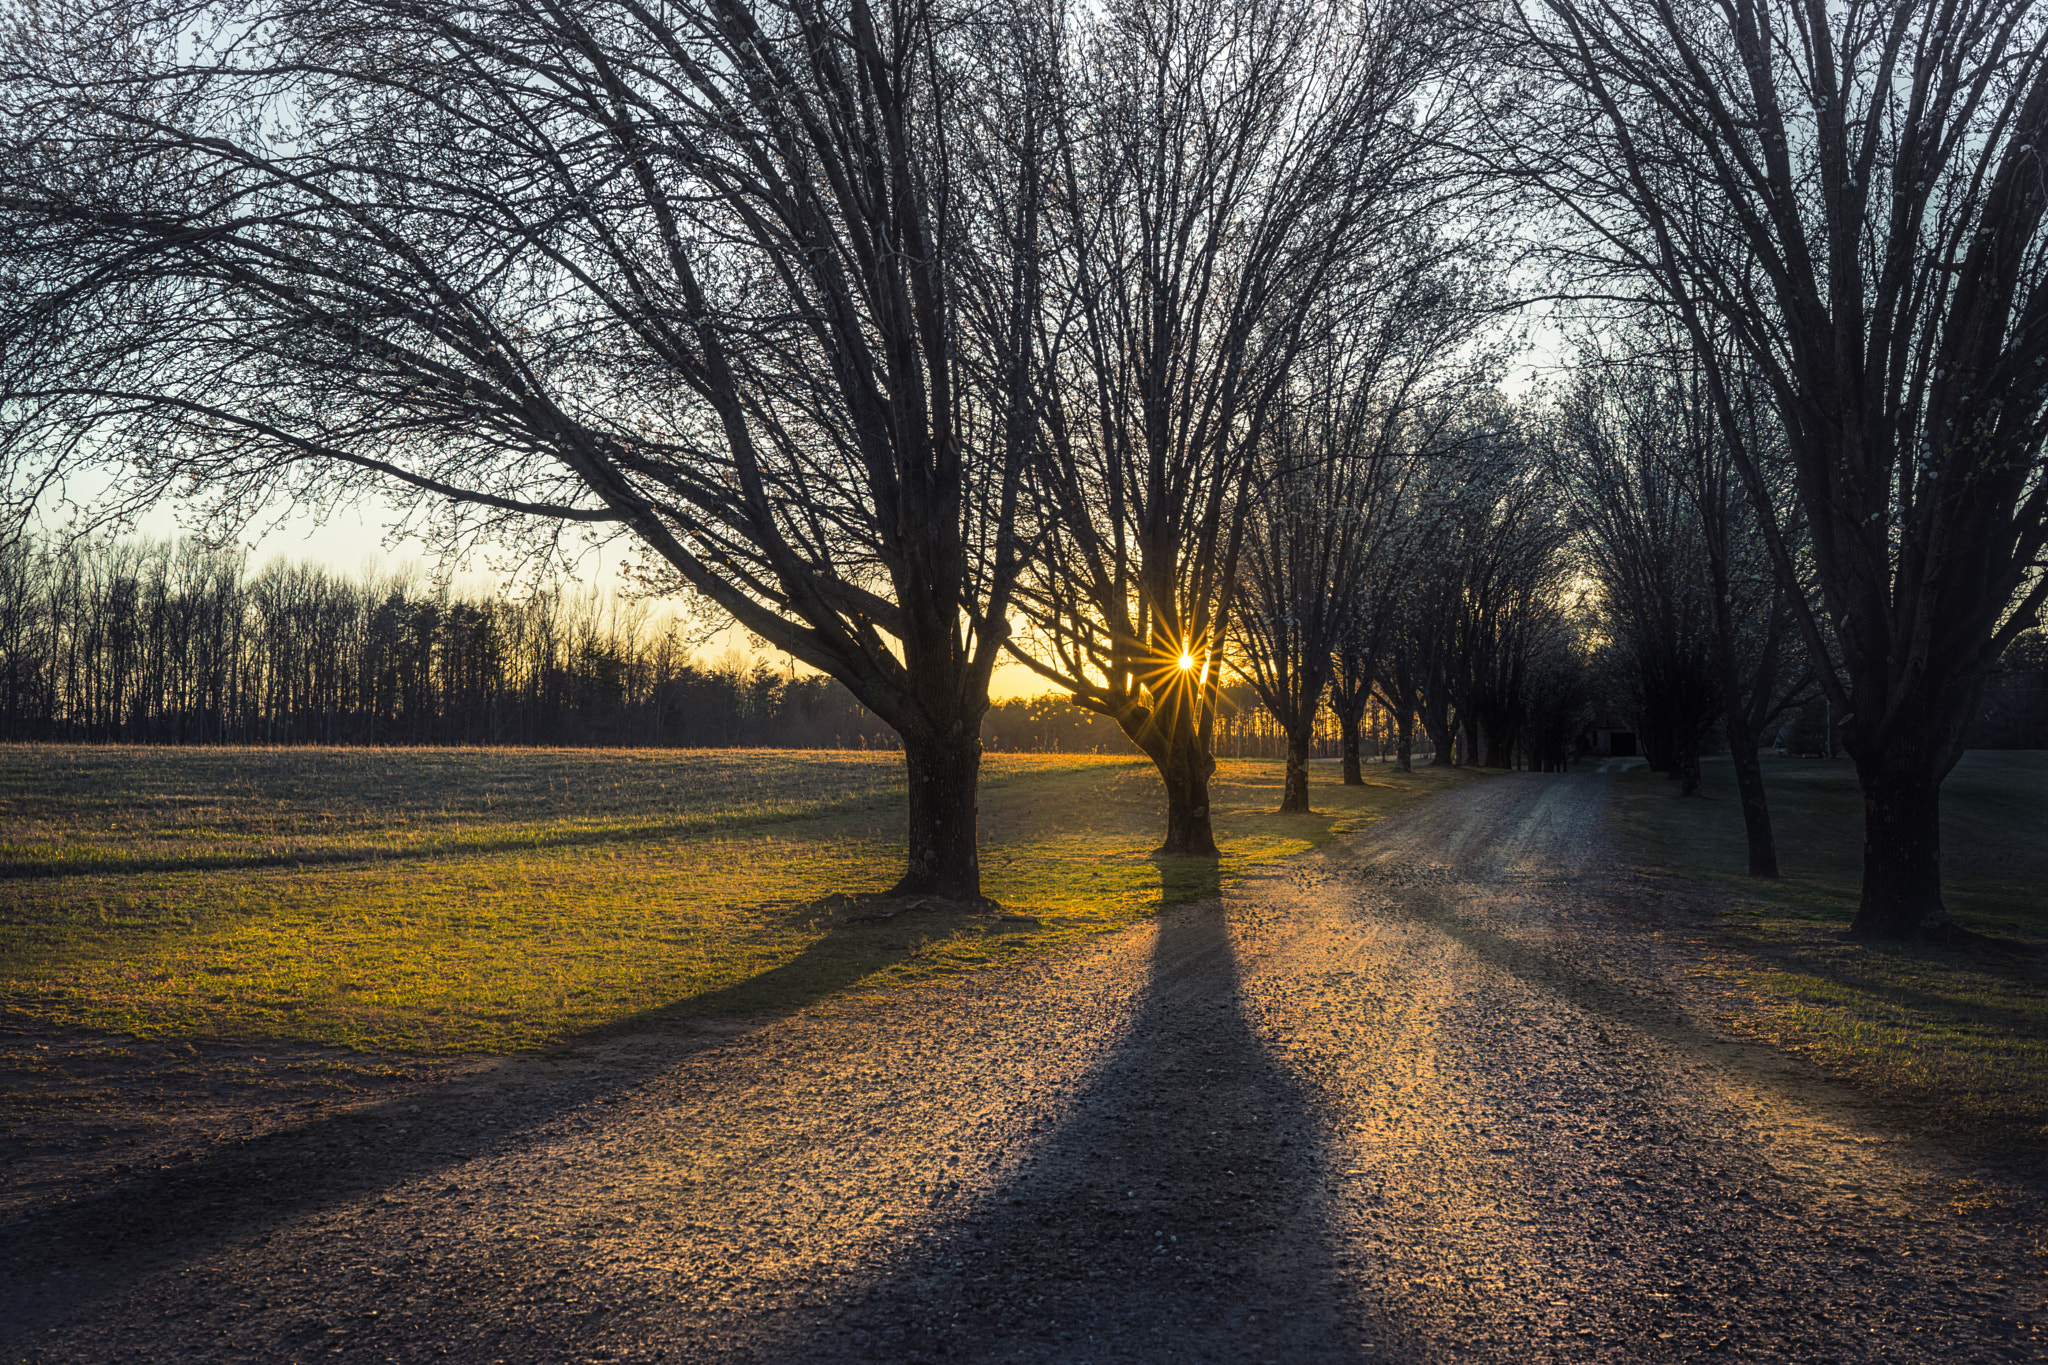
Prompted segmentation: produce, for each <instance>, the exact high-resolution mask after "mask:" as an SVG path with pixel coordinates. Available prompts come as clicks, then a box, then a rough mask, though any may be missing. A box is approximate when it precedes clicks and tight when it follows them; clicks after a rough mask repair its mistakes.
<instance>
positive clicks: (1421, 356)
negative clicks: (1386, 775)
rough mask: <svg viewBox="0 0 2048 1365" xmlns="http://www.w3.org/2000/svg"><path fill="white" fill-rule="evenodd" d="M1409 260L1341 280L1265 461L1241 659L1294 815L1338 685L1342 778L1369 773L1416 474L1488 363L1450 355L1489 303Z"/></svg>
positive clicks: (1244, 591)
mask: <svg viewBox="0 0 2048 1365" xmlns="http://www.w3.org/2000/svg"><path fill="white" fill-rule="evenodd" d="M1423 245H1424V244H1422V243H1418V244H1417V247H1418V248H1420V247H1422V246H1423ZM1410 260H1411V262H1412V263H1413V268H1412V270H1411V271H1410V272H1408V273H1405V274H1403V275H1400V276H1398V277H1395V278H1394V279H1391V280H1375V281H1372V282H1370V283H1371V285H1372V286H1373V287H1371V288H1353V289H1348V290H1343V291H1332V296H1331V298H1330V300H1329V301H1328V302H1327V303H1326V304H1325V307H1327V308H1328V309H1329V311H1330V313H1331V314H1332V315H1333V317H1332V320H1331V322H1330V323H1329V324H1328V325H1327V326H1328V330H1327V331H1326V332H1325V333H1324V334H1323V335H1322V336H1321V338H1320V339H1319V340H1317V341H1316V342H1315V343H1314V344H1312V345H1310V346H1308V347H1307V348H1305V349H1304V350H1303V352H1302V354H1301V355H1300V356H1299V357H1297V359H1296V362H1295V365H1294V375H1293V377H1292V379H1291V380H1290V381H1289V383H1288V385H1287V388H1286V390H1285V391H1284V392H1283V394H1282V395H1281V396H1280V397H1279V399H1278V400H1277V401H1276V404H1275V413H1274V416H1273V420H1272V422H1271V424H1270V426H1269V429H1268V434H1267V440H1266V443H1265V449H1264V451H1263V452H1262V455H1261V458H1260V459H1259V461H1258V464H1257V466H1256V469H1255V477H1256V491H1255V492H1254V493H1253V495H1252V499H1251V503H1250V509H1251V515H1250V517H1249V519H1248V525H1247V531H1246V536H1245V543H1244V550H1243V557H1242V559H1241V561H1240V570H1241V572H1240V579H1239V586H1238V590H1237V594H1236V597H1237V608H1236V611H1235V614H1234V615H1235V621H1236V628H1235V631H1234V638H1235V641H1236V643H1237V650H1236V651H1235V655H1234V658H1235V660H1236V661H1237V662H1238V665H1239V667H1240V668H1241V670H1242V671H1243V673H1244V675H1245V678H1246V681H1248V682H1249V683H1250V684H1251V686H1252V690H1253V692H1254V694H1255V695H1256V696H1257V697H1258V698H1259V701H1260V703H1261V704H1262V705H1263V706H1264V707H1265V708H1266V710H1267V711H1268V712H1269V713H1270V714H1271V715H1272V717H1273V719H1274V721H1275V722H1276V723H1277V724H1278V725H1279V726H1280V728H1281V731H1282V732H1283V733H1284V734H1285V735H1286V736H1287V780H1286V787H1285V791H1284V793H1283V796H1282V798H1281V803H1280V810H1281V812H1282V813H1283V814H1284V813H1300V812H1306V811H1307V810H1308V809H1309V794H1308V759H1309V749H1310V745H1311V743H1312V741H1313V737H1314V733H1315V723H1316V716H1317V713H1318V712H1319V710H1320V709H1321V707H1322V705H1323V700H1324V696H1325V694H1326V692H1327V691H1329V690H1330V689H1332V688H1334V687H1337V686H1338V685H1339V684H1341V683H1349V684H1350V686H1349V687H1346V688H1344V689H1343V690H1342V692H1341V694H1340V695H1338V696H1336V697H1335V698H1333V700H1335V701H1337V702H1338V703H1339V710H1340V719H1342V720H1343V721H1344V723H1345V742H1346V747H1345V755H1346V757H1345V781H1347V782H1353V781H1360V780H1362V777H1361V775H1360V774H1359V772H1358V723H1359V718H1360V713H1361V712H1362V711H1363V709H1364V704H1365V700H1366V698H1367V696H1368V695H1369V689H1370V665H1369V664H1368V662H1367V659H1368V656H1369V655H1370V654H1371V653H1372V652H1373V648H1372V647H1373V640H1374V637H1375V635H1376V634H1377V629H1376V628H1377V627H1378V626H1379V625H1380V624H1381V622H1382V621H1383V620H1384V615H1385V612H1386V611H1387V609H1388V604H1389V602H1390V600H1391V598H1392V596H1393V593H1392V592H1391V591H1390V589H1391V587H1392V580H1393V578H1394V575H1395V573H1396V572H1397V567H1398V566H1397V564H1396V559H1395V553H1396V551H1397V550H1398V549H1399V548H1400V540H1399V529H1398V527H1397V525H1396V514H1397V512H1398V511H1399V508H1400V505H1401V495H1402V492H1403V489H1404V487H1405V484H1406V479H1407V474H1408V472H1409V470H1410V468H1411V467H1412V466H1414V465H1415V464H1417V463H1418V462H1421V461H1426V460H1427V459H1428V458H1429V457H1430V455H1431V454H1432V453H1433V452H1432V449H1431V446H1432V443H1433V442H1434V441H1435V440H1436V439H1438V437H1439V436H1440V434H1441V432H1442V429H1443V428H1444V426H1445V423H1446V419H1447V417H1448V415H1449V414H1450V413H1451V412H1452V411H1454V410H1455V408H1456V405H1457V400H1458V398H1459V397H1460V396H1461V393H1462V390H1463V389H1464V388H1465V387H1466V385H1467V384H1468V383H1469V382H1470V381H1472V380H1473V379H1475V378H1478V377H1479V375H1480V373H1481V370H1480V368H1479V367H1477V366H1474V365H1472V364H1471V363H1469V361H1468V363H1465V364H1459V363H1455V360H1454V356H1453V352H1455V351H1456V350H1457V348H1458V347H1459V346H1460V344H1461V343H1464V342H1466V341H1468V340H1469V337H1470V334H1471V329H1472V326H1473V323H1474V320H1475V317H1476V315H1477V314H1478V312H1479V311H1480V310H1479V304H1480V299H1479V298H1478V297H1476V296H1475V295H1474V294H1473V293H1472V292H1471V290H1470V289H1464V288H1460V287H1459V281H1458V279H1457V273H1456V272H1455V270H1454V269H1453V268H1451V266H1450V263H1449V262H1447V261H1444V260H1442V259H1441V258H1439V259H1438V260H1437V261H1436V262H1434V263H1432V262H1430V261H1429V260H1428V259H1427V257H1426V255H1425V253H1424V251H1422V250H1420V249H1417V250H1413V251H1411V253H1410ZM1432 264H1434V266H1435V268H1432ZM1361 283H1365V282H1361ZM1340 665H1342V666H1340Z"/></svg>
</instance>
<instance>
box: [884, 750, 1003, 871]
mask: <svg viewBox="0 0 2048 1365" xmlns="http://www.w3.org/2000/svg"><path fill="white" fill-rule="evenodd" d="M955 728H956V731H958V732H960V733H963V734H964V735H965V738H949V737H946V736H931V735H912V734H906V735H904V736H903V764H904V767H905V768H906V769H908V775H909V780H910V825H909V829H908V831H907V835H908V837H907V839H906V840H905V842H906V843H907V844H908V846H909V856H908V858H907V859H906V862H905V869H906V870H905V871H904V873H903V880H902V881H900V882H898V883H896V887H895V892H894V894H896V895H899V896H913V895H917V896H943V897H945V898H946V899H948V900H955V901H963V902H966V903H968V904H979V903H980V901H981V898H982V897H981V856H980V853H979V851H978V850H977V849H976V847H975V837H974V824H975V822H974V815H975V793H976V789H977V786H978V784H979V782H980V778H981V736H980V735H979V734H978V733H977V732H976V731H975V730H973V729H968V728H966V727H964V726H963V727H955Z"/></svg>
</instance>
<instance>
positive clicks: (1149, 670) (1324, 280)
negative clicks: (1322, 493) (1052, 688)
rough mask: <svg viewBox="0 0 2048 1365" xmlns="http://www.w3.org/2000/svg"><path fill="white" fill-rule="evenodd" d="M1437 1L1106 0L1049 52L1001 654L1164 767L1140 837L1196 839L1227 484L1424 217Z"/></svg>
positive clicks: (1169, 842)
mask: <svg viewBox="0 0 2048 1365" xmlns="http://www.w3.org/2000/svg"><path fill="white" fill-rule="evenodd" d="M1455 19H1456V15H1455V13H1454V11H1453V9H1452V8H1451V7H1447V6H1444V5H1441V4H1437V3H1435V2H1434V0H1395V2H1394V3H1391V4H1388V5H1382V6H1376V7H1373V8H1371V9H1365V10H1345V9H1340V8H1338V7H1330V6H1324V5H1321V4H1318V3H1314V2H1313V0H1278V3H1273V4H1260V5H1243V4H1238V3H1234V2H1233V0H1127V2H1126V3H1119V4H1112V5H1109V6H1106V7H1104V8H1103V10H1102V11H1101V12H1100V14H1099V16H1098V21H1097V22H1095V23H1093V24H1091V25H1090V26H1088V27H1087V28H1086V30H1085V31H1084V32H1082V33H1081V34H1080V35H1079V37H1078V39H1077V41H1076V42H1075V43H1074V44H1072V45H1071V47H1070V48H1069V63H1070V70H1071V71H1072V73H1073V74H1072V78H1071V80H1070V81H1068V82H1067V83H1066V86H1065V88H1066V89H1067V90H1068V92H1069V94H1070V100H1069V103H1068V105H1067V106H1066V107H1067V111H1068V112H1067V117H1066V121H1065V128H1064V130H1063V136H1062V139H1061V157H1062V160H1061V178H1060V180H1059V182H1058V187H1057V188H1058V201H1057V202H1058V214H1057V218H1058V226H1057V229H1056V230H1055V231H1054V233H1053V246H1052V252H1051V257H1050V260H1049V263H1048V267H1047V268H1048V270H1049V271H1051V272H1053V273H1054V274H1055V276H1056V281H1057V283H1056V292H1057V297H1058V298H1059V299H1060V301H1061V307H1062V310H1063V311H1061V312H1060V313H1059V314H1058V315H1057V316H1056V317H1054V318H1050V319H1049V320H1048V323H1047V327H1048V330H1049V331H1054V332H1057V334H1058V336H1059V337H1060V345H1059V349H1058V354H1057V357H1056V363H1055V376H1056V383H1055V388H1054V396H1053V402H1052V404H1051V408H1050V411H1049V412H1048V414H1047V417H1046V422H1045V440H1046V453H1045V457H1044V458H1043V460H1042V461H1040V462H1039V463H1038V464H1037V465H1036V466H1035V469H1036V473H1035V475H1034V478H1033V480H1032V485H1031V487H1032V493H1033V500H1034V507H1035V509H1036V512H1035V515H1036V518H1037V520H1036V523H1035V524H1036V526H1037V527H1038V529H1039V532H1040V535H1039V539H1038V540H1037V541H1036V545H1037V548H1038V555H1037V557H1036V559H1035V562H1034V565H1033V568H1032V570H1031V572H1030V575H1029V576H1028V579H1027V581H1026V583H1025V585H1024V588H1023V590H1022V591H1021V592H1020V596H1019V602H1020V606H1021V614H1022V616H1023V619H1024V620H1025V621H1026V622H1027V623H1028V625H1029V628H1030V629H1029V637H1028V638H1029V643H1028V645H1027V646H1025V647H1023V648H1022V649H1021V650H1020V654H1021V656H1022V657H1025V658H1026V659H1027V661H1028V662H1030V663H1031V664H1032V666H1034V667H1035V668H1037V669H1038V670H1039V672H1040V673H1041V674H1042V675H1043V676H1045V677H1046V678H1047V679H1049V680H1050V681H1052V682H1054V683H1055V684H1057V685H1058V686H1060V687H1061V688H1064V689H1065V690H1066V691H1068V692H1069V693H1071V694H1072V695H1073V697H1074V698H1075V700H1076V701H1077V702H1078V703H1079V704H1080V705H1082V706H1084V707H1087V708H1089V709H1090V710H1094V711H1097V712H1099V713H1101V714H1103V715H1107V716H1110V717H1112V718H1114V719H1115V720H1116V721H1117V723H1118V725H1119V726H1121V727H1122V728H1123V730H1124V732H1125V733H1126V734H1128V735H1129V736H1130V737H1131V739H1132V740H1133V742H1135V743H1136V744H1137V745H1138V747H1139V748H1140V749H1141V750H1143V751H1144V752H1145V753H1146V754H1147V755H1149V756H1150V757H1151V758H1152V760H1153V761H1154V762H1155V763H1156V764H1157V765H1158V767H1159V771H1160V775H1161V778H1162V779H1163V782H1164V785H1165V789H1166V800H1167V829H1166V837H1165V839H1164V841H1163V843H1162V846H1161V852H1165V853H1178V854H1194V855H1205V856H1206V855H1213V854H1214V853H1215V852H1216V843H1215V835H1214V830H1213V828H1212V824H1211V820H1210V814H1209V795H1208V791H1209V777H1210V774H1211V773H1212V772H1213V771H1214V768H1215V760H1214V758H1213V757H1212V755H1211V751H1210V750H1211V740H1212V737H1213V733H1214V725H1215V719H1216V695H1217V687H1218V685H1219V684H1220V682H1221V667H1220V663H1221V656H1222V651H1223V647H1224V641H1225V638H1226V636H1227V633H1228V629H1229V619H1230V608H1231V592H1232V589H1233V586H1234V584H1235V582H1236V579H1237V574H1236V560H1237V556H1238V553H1239V551H1240V549H1241V546H1242V538H1243V532H1244V526H1245V517H1246V515H1247V513H1248V510H1249V508H1250V506H1251V504H1250V501H1249V499H1247V497H1246V496H1245V493H1246V488H1247V479H1248V477H1249V472H1250V468H1251V461H1252V457H1253V454H1254V452H1255V451H1256V450H1257V449H1258V448H1259V444H1260V441H1261V439H1262V437H1263V434H1264V431H1265V428H1266V425H1267V422H1268V420H1269V417H1270V415H1271V412H1272V410H1273V405H1274V402H1275V399H1276V397H1277V396H1278V395H1279V394H1280V393H1281V391H1282V389H1283V388H1284V386H1285V384H1286V382H1287V379H1288V376H1289V374H1290V371H1291V367H1292V364H1293V361H1294V358H1295V356H1296V354H1297V352H1298V351H1299V349H1300V348H1301V346H1302V345H1303V343H1304V339H1305V334H1306V331H1307V329H1306V328H1305V326H1304V323H1305V322H1306V321H1307V320H1308V319H1309V318H1310V316H1311V315H1312V313H1313V310H1314V309H1315V308H1316V306H1317V304H1318V302H1319V300H1320V299H1321V297H1322V295H1323V294H1324V292H1325V291H1326V290H1328V289H1330V288H1332V287H1335V286H1337V285H1340V284H1341V283H1342V282H1343V281H1345V280H1346V279H1347V278H1355V277H1358V276H1360V275H1362V274H1366V273H1369V272H1371V271H1373V270H1375V269H1377V270H1379V271H1382V272H1383V273H1385V274H1387V275H1388V276H1389V277H1392V276H1393V275H1394V274H1395V273H1396V272H1398V271H1399V270H1400V269H1401V267H1402V264H1403V263H1402V262H1401V261H1400V260H1399V259H1398V257H1399V253H1400V252H1401V250H1402V248H1403V246H1404V244H1406V243H1409V242H1411V241H1413V240H1414V232H1413V229H1414V228H1416V227H1417V226H1418V225H1421V224H1425V223H1428V222H1431V221H1433V220H1435V219H1437V218H1439V217H1441V215H1442V213H1443V202H1444V196H1445V193H1446V179H1445V176H1444V174H1443V169H1442V167H1443V159H1442V157H1441V156H1440V155H1438V154H1436V153H1434V152H1433V151H1432V141H1431V133H1432V130H1433V128H1434V126H1435V124H1436V122H1437V121H1439V120H1440V119H1441V118H1442V117H1444V116H1446V108H1447V107H1446V106H1442V105H1440V104H1437V103H1434V102H1433V101H1434V100H1435V99H1436V97H1437V96H1439V95H1440V94H1441V93H1442V91H1443V87H1442V86H1441V84H1437V83H1435V82H1438V81H1439V79H1440V78H1441V76H1442V75H1443V73H1444V70H1445V67H1446V65H1447V63H1448V62H1449V61H1451V60H1452V59H1453V56H1454V49H1453V38H1454V35H1455V34H1456V32H1457V31H1458V28H1457V25H1456V22H1455Z"/></svg>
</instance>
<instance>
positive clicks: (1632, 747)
mask: <svg viewBox="0 0 2048 1365" xmlns="http://www.w3.org/2000/svg"><path fill="white" fill-rule="evenodd" d="M1593 752H1594V753H1596V754H1598V755H1600V756H1601V757H1602V758H1634V757H1635V756H1636V753H1637V752H1638V751H1637V749H1636V727H1635V726H1634V725H1633V724H1631V723H1630V722H1628V721H1626V720H1623V719H1622V718H1621V717H1619V716H1602V717H1601V718H1600V719H1599V720H1596V721H1594V722H1593Z"/></svg>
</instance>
